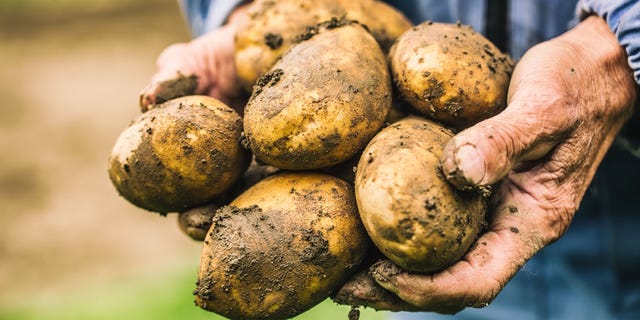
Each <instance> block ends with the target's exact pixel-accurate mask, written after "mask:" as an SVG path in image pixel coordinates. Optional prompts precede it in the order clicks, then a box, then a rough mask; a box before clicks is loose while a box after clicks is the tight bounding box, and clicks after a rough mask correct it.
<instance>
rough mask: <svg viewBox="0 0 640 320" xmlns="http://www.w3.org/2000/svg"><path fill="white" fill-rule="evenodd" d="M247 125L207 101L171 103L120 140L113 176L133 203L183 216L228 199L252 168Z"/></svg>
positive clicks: (113, 157) (111, 162)
mask: <svg viewBox="0 0 640 320" xmlns="http://www.w3.org/2000/svg"><path fill="white" fill-rule="evenodd" d="M241 134H242V120H241V118H240V116H239V115H238V114H237V113H236V112H235V111H233V109H231V108H229V107H228V106H226V105H224V104H223V103H222V102H220V101H218V100H216V99H213V98H210V97H205V96H186V97H182V98H178V99H174V100H170V101H168V102H166V103H164V104H161V105H159V106H157V107H155V108H153V109H151V110H149V111H147V112H146V113H144V114H142V115H141V116H139V117H138V118H137V119H136V120H134V122H133V123H132V124H131V125H130V126H129V127H128V128H127V129H125V130H124V131H123V132H122V134H121V135H120V136H119V137H118V139H117V141H116V143H115V145H114V147H113V150H112V153H111V156H110V158H109V176H110V178H111V181H112V182H113V184H114V186H115V187H116V189H117V191H118V192H119V193H120V195H122V196H123V197H124V198H125V199H127V200H129V201H130V202H131V203H133V204H135V205H137V206H139V207H141V208H144V209H147V210H150V211H155V212H159V213H167V212H180V211H184V210H186V209H189V208H191V207H194V206H196V205H200V204H203V203H206V202H208V201H209V200H212V199H214V198H215V197H217V196H219V195H221V194H223V193H224V192H225V191H226V190H227V189H228V188H229V187H231V185H232V184H233V183H234V182H235V181H236V180H237V179H238V178H239V177H240V176H241V175H242V173H243V172H244V170H245V169H246V168H247V166H248V164H249V160H250V154H249V152H248V151H246V149H244V148H243V147H242V146H241V145H240V142H239V140H240V136H241Z"/></svg>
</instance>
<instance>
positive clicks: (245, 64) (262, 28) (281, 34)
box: [235, 0, 412, 92]
mask: <svg viewBox="0 0 640 320" xmlns="http://www.w3.org/2000/svg"><path fill="white" fill-rule="evenodd" d="M248 15H249V21H248V22H247V24H246V25H245V26H244V27H242V28H240V29H239V30H238V32H237V35H236V50H235V64H236V71H237V74H238V78H239V79H240V82H241V84H242V86H243V87H244V88H245V89H246V90H247V91H248V92H251V89H252V87H253V85H254V84H255V83H256V81H257V80H258V79H259V77H260V75H262V74H264V73H266V72H268V71H269V70H270V69H271V67H272V66H273V65H274V64H275V62H276V60H278V58H280V57H281V56H282V55H283V54H284V53H285V52H287V50H289V49H290V48H291V47H292V46H293V45H295V44H296V43H297V42H298V41H299V39H297V37H298V36H299V35H300V34H303V33H305V32H306V30H307V28H309V27H313V26H315V25H317V24H318V23H321V22H323V21H328V20H330V19H331V18H345V19H347V20H356V21H358V22H360V23H362V24H364V25H366V26H367V27H368V29H369V30H370V31H371V34H372V35H373V36H374V38H375V39H376V40H377V41H378V43H379V44H380V46H381V47H382V48H383V50H384V52H387V51H388V49H389V47H390V46H391V44H392V43H393V41H395V39H396V38H397V37H399V36H400V35H401V34H402V33H403V32H404V31H406V30H408V29H410V28H411V27H412V24H411V22H410V21H409V20H408V19H407V18H406V17H405V16H404V15H403V14H402V13H400V12H399V11H398V10H396V9H395V8H393V7H391V6H389V5H388V4H386V3H384V2H380V1H372V0H338V1H336V0H315V1H307V0H279V1H273V0H257V1H253V2H252V3H251V4H250V5H249V9H248Z"/></svg>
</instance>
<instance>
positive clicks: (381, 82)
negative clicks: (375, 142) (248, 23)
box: [244, 20, 391, 170]
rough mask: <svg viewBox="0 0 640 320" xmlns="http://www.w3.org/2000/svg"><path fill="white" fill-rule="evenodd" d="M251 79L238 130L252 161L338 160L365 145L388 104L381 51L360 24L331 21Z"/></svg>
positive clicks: (309, 164)
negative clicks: (252, 85)
mask: <svg viewBox="0 0 640 320" xmlns="http://www.w3.org/2000/svg"><path fill="white" fill-rule="evenodd" d="M319 29H320V31H318V32H319V33H317V34H315V33H310V34H309V36H311V38H310V39H308V40H305V41H303V42H301V43H299V44H298V45H296V46H295V47H293V48H292V49H291V50H290V51H289V52H288V53H287V54H285V55H284V56H283V57H282V59H280V60H279V61H278V63H276V65H275V66H274V67H273V69H272V70H271V71H270V72H269V73H267V74H266V75H264V76H263V77H262V78H261V79H260V81H259V84H258V85H256V87H255V89H254V93H253V95H252V96H251V98H250V99H249V102H248V103H247V106H246V107H245V116H244V128H245V134H246V137H247V141H248V142H249V145H250V147H251V150H252V151H253V153H254V155H255V157H256V159H258V160H259V161H261V162H263V163H265V164H268V165H271V166H274V167H278V168H281V169H288V170H310V169H320V168H326V167H330V166H333V165H336V164H338V163H340V162H343V161H345V160H347V159H349V158H350V157H352V156H354V155H355V154H356V153H357V152H359V151H361V150H362V149H364V147H365V146H366V144H367V142H368V141H369V140H370V139H371V138H372V137H373V135H375V133H376V132H378V131H379V130H380V128H381V127H382V125H383V124H384V120H385V118H386V117H387V114H388V113H389V110H390V108H391V83H390V77H389V73H388V67H387V63H386V60H385V57H384V55H383V54H382V51H381V50H380V48H379V46H378V45H377V44H376V42H375V40H374V39H373V38H372V37H371V35H369V33H368V32H366V31H365V29H364V28H363V27H362V26H361V25H359V24H357V23H351V22H345V21H338V20H333V21H331V22H329V23H328V24H323V25H321V26H320V28H319Z"/></svg>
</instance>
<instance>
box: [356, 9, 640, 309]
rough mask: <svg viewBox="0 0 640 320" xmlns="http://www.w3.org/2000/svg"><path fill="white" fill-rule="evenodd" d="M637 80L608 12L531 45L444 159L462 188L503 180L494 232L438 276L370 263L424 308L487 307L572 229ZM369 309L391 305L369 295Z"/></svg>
mask: <svg viewBox="0 0 640 320" xmlns="http://www.w3.org/2000/svg"><path fill="white" fill-rule="evenodd" d="M635 89H636V84H635V82H634V80H633V76H632V71H631V69H630V68H629V66H628V63H627V60H626V53H625V52H624V50H623V49H622V48H621V47H620V45H619V44H618V43H617V41H616V38H615V36H614V35H613V33H612V32H611V31H610V29H609V28H608V26H607V25H606V23H605V22H604V20H602V19H601V18H599V17H595V16H592V17H589V18H587V19H586V20H585V21H583V22H582V23H580V24H579V25H578V26H576V27H575V28H574V29H572V30H570V31H568V32H567V33H565V34H564V35H562V36H560V37H558V38H555V39H553V40H550V41H548V42H545V43H541V44H539V45H537V46H535V47H533V48H532V49H531V50H529V51H528V52H527V53H526V54H525V56H524V57H523V58H522V60H521V61H520V62H519V63H518V64H517V65H516V69H515V70H514V73H513V76H512V79H511V84H510V88H509V103H508V107H507V108H506V109H505V110H504V111H503V112H502V113H500V114H499V115H497V116H495V117H493V118H490V119H487V120H485V121H483V122H480V123H479V124H477V125H475V126H473V127H471V128H469V129H466V130H464V131H462V132H460V133H459V134H457V135H456V136H455V137H454V138H452V139H451V141H449V143H448V145H447V147H446V148H445V150H444V153H443V156H442V159H441V162H442V168H443V171H444V173H445V175H446V176H447V178H448V179H449V180H450V181H451V182H452V183H453V184H454V185H456V186H457V187H459V188H463V189H464V188H478V187H486V186H491V185H493V186H494V187H495V190H494V195H493V197H492V204H491V210H490V215H489V217H488V219H489V227H488V229H487V231H486V232H485V233H484V234H482V235H481V236H480V238H479V239H478V240H477V242H476V244H475V246H474V247H473V248H472V249H471V250H470V251H469V252H468V253H467V254H466V255H465V256H464V257H463V259H462V260H461V261H459V262H457V263H455V264H454V265H452V266H451V267H449V268H447V269H445V270H443V271H441V272H438V273H435V274H428V275H427V274H416V273H411V272H406V271H404V270H401V269H400V268H398V267H397V266H395V265H393V264H392V263H391V262H389V261H382V262H379V263H377V264H375V265H374V266H372V267H371V269H370V275H371V276H372V277H373V278H374V279H375V281H376V282H377V283H378V284H380V285H381V286H382V287H384V288H385V289H387V290H389V291H391V292H393V293H395V294H396V295H397V296H398V297H400V298H401V299H402V300H404V301H405V302H408V303H410V304H412V305H414V306H417V307H419V308H420V309H421V310H425V311H435V312H440V313H455V312H457V311H459V310H462V309H464V308H465V307H469V306H471V307H484V306H487V305H488V304H489V303H490V302H491V301H492V300H493V299H494V298H495V297H496V296H497V295H498V293H499V292H500V291H501V290H502V289H503V288H504V286H505V285H506V284H507V282H508V281H509V280H510V279H511V278H512V277H513V276H514V275H515V273H516V272H517V271H518V270H519V269H520V268H521V267H522V266H523V265H524V264H525V262H526V261H527V260H528V259H529V258H531V257H532V256H533V255H534V254H536V253H537V252H538V251H539V250H541V249H542V248H543V247H544V246H546V245H548V244H550V243H552V242H553V241H555V240H557V239H558V238H559V237H560V236H561V235H562V234H563V233H564V232H565V230H566V229H567V227H568V225H569V223H570V221H571V220H572V218H573V215H574V213H575V211H576V210H577V209H578V206H579V204H580V202H581V200H582V197H583V195H584V193H585V192H586V189H587V187H588V185H589V184H590V182H591V179H592V178H593V175H594V173H595V171H596V169H597V167H598V165H599V164H600V162H601V160H602V158H603V156H604V154H605V153H606V151H607V150H608V148H609V147H610V145H611V143H612V141H613V139H614V137H615V136H616V134H617V133H618V131H619V130H620V128H621V127H622V125H623V124H624V122H625V121H626V119H627V118H628V117H629V115H630V114H631V113H632V111H633V103H634V100H635ZM359 298H362V299H361V301H365V302H366V303H367V305H368V306H369V307H373V308H376V309H390V308H389V307H388V306H385V305H384V304H383V303H382V302H380V303H378V302H376V301H371V300H366V299H365V298H366V293H364V290H360V291H359V292H358V293H356V294H355V296H354V299H356V300H355V301H357V299H359Z"/></svg>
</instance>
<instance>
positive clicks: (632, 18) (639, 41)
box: [577, 0, 640, 83]
mask: <svg viewBox="0 0 640 320" xmlns="http://www.w3.org/2000/svg"><path fill="white" fill-rule="evenodd" d="M577 14H578V17H579V18H580V19H584V18H585V17H587V16H588V15H590V14H597V15H598V16H600V17H602V18H603V19H604V20H605V21H606V22H607V24H608V25H609V28H610V29H611V30H612V31H613V33H614V34H615V37H616V39H617V40H618V43H619V44H620V45H621V46H622V47H623V48H624V50H625V51H626V53H627V56H628V58H627V61H628V63H629V66H630V67H631V69H632V70H633V74H634V79H635V81H636V83H640V2H639V1H635V0H616V1H611V0H580V1H579V2H578V5H577Z"/></svg>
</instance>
